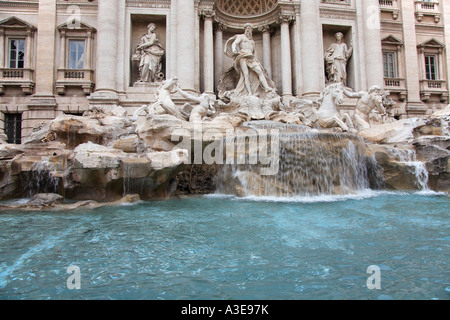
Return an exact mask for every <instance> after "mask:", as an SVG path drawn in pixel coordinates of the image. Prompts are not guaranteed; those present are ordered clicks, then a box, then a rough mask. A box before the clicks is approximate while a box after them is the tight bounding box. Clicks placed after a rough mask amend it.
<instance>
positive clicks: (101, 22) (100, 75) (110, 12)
mask: <svg viewBox="0 0 450 320" xmlns="http://www.w3.org/2000/svg"><path fill="white" fill-rule="evenodd" d="M118 5H119V0H108V1H102V0H101V1H99V2H98V18H97V24H98V30H97V32H98V37H97V64H96V79H97V80H96V90H95V91H96V92H99V91H100V92H105V91H106V92H110V93H112V94H113V95H114V93H116V89H117V88H116V71H117V59H116V57H117V45H118V41H117V18H118V12H117V9H118Z"/></svg>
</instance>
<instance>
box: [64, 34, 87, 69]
mask: <svg viewBox="0 0 450 320" xmlns="http://www.w3.org/2000/svg"><path fill="white" fill-rule="evenodd" d="M72 42H83V46H84V47H83V54H82V58H83V67H82V68H72V66H71V62H72V60H71V55H72V51H71V43H72ZM86 49H87V45H86V38H81V37H68V38H67V48H66V66H67V69H70V70H84V69H86V54H88V53H87V52H86Z"/></svg>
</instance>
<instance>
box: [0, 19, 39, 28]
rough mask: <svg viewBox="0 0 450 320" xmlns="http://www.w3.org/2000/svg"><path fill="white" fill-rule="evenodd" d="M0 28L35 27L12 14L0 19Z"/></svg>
mask: <svg viewBox="0 0 450 320" xmlns="http://www.w3.org/2000/svg"><path fill="white" fill-rule="evenodd" d="M0 28H8V29H27V30H28V29H31V30H36V27H35V26H33V25H32V24H31V23H28V22H26V21H24V20H22V19H19V18H17V17H14V16H13V17H9V18H7V19H5V20H2V21H0Z"/></svg>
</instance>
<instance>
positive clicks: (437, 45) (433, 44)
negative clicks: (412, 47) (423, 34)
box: [417, 38, 445, 49]
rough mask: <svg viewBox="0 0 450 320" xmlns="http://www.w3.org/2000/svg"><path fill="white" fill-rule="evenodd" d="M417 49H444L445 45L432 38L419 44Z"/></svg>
mask: <svg viewBox="0 0 450 320" xmlns="http://www.w3.org/2000/svg"><path fill="white" fill-rule="evenodd" d="M417 47H418V48H435V49H443V48H445V45H444V44H443V43H442V42H440V41H438V40H436V39H434V38H433V39H431V40H428V41H425V42H423V43H421V44H419V45H418V46H417Z"/></svg>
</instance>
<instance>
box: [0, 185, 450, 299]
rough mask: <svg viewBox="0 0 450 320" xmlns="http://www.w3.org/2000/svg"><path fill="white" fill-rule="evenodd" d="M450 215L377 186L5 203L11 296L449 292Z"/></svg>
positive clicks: (2, 237) (2, 271)
mask: <svg viewBox="0 0 450 320" xmlns="http://www.w3.org/2000/svg"><path fill="white" fill-rule="evenodd" d="M275 200H277V201H275ZM449 212H450V197H449V196H446V195H439V194H433V193H413V194H408V193H387V192H379V193H375V192H372V191H367V192H362V193H361V194H359V195H357V196H348V197H332V196H330V197H317V198H296V199H290V200H289V201H288V200H287V199H270V198H266V199H259V200H258V201H255V200H254V199H237V198H233V197H221V196H208V197H198V198H188V199H173V200H168V201H152V202H141V203H139V204H135V205H127V206H118V207H106V208H99V209H95V210H87V211H86V210H84V211H73V212H65V213H61V212H58V213H56V212H32V213H30V212H26V213H24V212H4V213H1V214H0V299H250V300H253V299H262V300H266V299H275V300H277V299H283V300H297V299H449V298H450V277H449V275H450V271H449V265H448V264H449V246H450V219H449ZM70 265H76V266H78V267H79V268H80V271H81V274H80V281H81V283H80V285H81V289H79V290H76V289H73V290H70V289H68V288H67V286H66V281H67V279H68V277H69V276H70V274H68V273H67V272H66V271H67V268H68V266H70ZM371 265H375V266H378V267H379V270H380V281H381V282H380V285H381V289H373V290H370V289H368V287H367V285H366V283H367V278H368V277H369V276H371V274H369V273H367V268H368V267H369V266H371Z"/></svg>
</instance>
